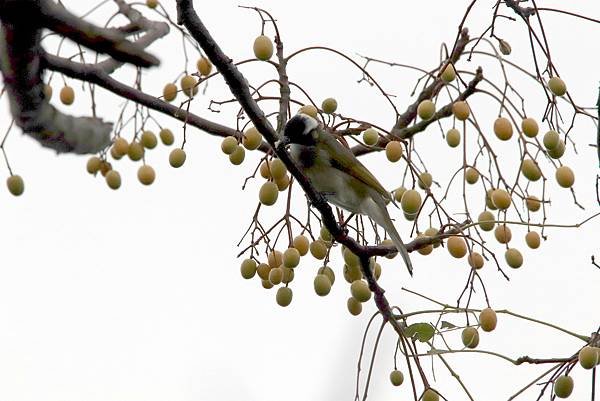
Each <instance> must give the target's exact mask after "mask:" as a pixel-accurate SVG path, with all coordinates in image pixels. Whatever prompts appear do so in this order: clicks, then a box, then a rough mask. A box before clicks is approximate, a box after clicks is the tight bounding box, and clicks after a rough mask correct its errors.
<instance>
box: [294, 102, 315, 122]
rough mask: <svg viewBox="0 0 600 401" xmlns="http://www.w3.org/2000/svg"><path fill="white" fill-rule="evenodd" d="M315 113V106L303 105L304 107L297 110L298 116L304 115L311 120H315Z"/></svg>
mask: <svg viewBox="0 0 600 401" xmlns="http://www.w3.org/2000/svg"><path fill="white" fill-rule="evenodd" d="M317 113H318V110H317V108H316V107H315V106H313V105H312V104H305V105H304V106H302V107H300V109H299V110H298V114H306V115H307V116H311V117H312V118H315V119H316V118H317Z"/></svg>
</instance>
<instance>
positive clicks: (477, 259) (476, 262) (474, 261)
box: [467, 251, 485, 269]
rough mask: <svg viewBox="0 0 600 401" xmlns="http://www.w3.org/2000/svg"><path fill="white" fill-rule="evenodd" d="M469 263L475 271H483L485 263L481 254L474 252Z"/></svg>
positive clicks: (468, 258) (470, 255)
mask: <svg viewBox="0 0 600 401" xmlns="http://www.w3.org/2000/svg"><path fill="white" fill-rule="evenodd" d="M467 262H469V266H471V267H472V268H473V269H481V268H482V267H483V264H484V262H485V261H484V259H483V256H481V254H480V253H478V252H475V251H473V252H471V253H470V254H469V256H468V257H467Z"/></svg>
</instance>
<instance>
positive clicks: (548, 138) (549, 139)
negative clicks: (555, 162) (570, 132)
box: [543, 131, 560, 150]
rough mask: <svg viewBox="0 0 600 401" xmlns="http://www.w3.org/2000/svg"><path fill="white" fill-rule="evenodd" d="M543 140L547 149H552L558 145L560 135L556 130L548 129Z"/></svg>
mask: <svg viewBox="0 0 600 401" xmlns="http://www.w3.org/2000/svg"><path fill="white" fill-rule="evenodd" d="M543 142H544V146H545V147H546V149H548V150H552V149H554V148H556V147H557V146H558V143H559V142H560V135H559V134H558V132H556V131H548V132H546V133H545V134H544V139H543Z"/></svg>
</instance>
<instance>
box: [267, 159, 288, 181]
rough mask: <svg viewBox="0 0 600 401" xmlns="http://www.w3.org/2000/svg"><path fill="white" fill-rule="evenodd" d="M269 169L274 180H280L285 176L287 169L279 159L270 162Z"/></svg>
mask: <svg viewBox="0 0 600 401" xmlns="http://www.w3.org/2000/svg"><path fill="white" fill-rule="evenodd" d="M269 168H270V169H271V176H272V177H273V179H274V180H279V179H282V178H283V177H284V176H285V175H286V174H287V167H285V164H283V162H282V161H281V160H279V159H273V160H271V163H270V164H269Z"/></svg>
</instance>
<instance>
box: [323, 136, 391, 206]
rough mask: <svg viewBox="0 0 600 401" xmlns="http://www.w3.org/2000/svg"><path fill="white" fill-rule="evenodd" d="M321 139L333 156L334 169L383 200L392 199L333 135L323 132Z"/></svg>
mask: <svg viewBox="0 0 600 401" xmlns="http://www.w3.org/2000/svg"><path fill="white" fill-rule="evenodd" d="M320 137H321V138H320V139H321V143H322V145H323V146H324V147H325V148H326V150H327V151H328V153H329V154H330V155H331V158H332V161H331V164H332V166H333V167H335V168H337V169H338V170H341V171H343V172H344V173H346V174H348V175H351V176H352V177H354V178H356V179H357V180H359V181H362V182H363V183H365V184H366V185H367V186H369V187H370V188H373V189H375V190H376V191H377V192H378V193H379V194H381V196H382V197H383V199H385V200H390V199H391V195H390V193H389V192H388V191H386V189H385V188H384V187H383V185H381V183H380V182H379V181H377V178H375V176H374V175H373V174H371V172H370V171H369V170H368V169H367V168H366V167H365V166H364V165H363V164H362V163H361V162H360V161H359V160H358V159H357V158H356V156H354V154H353V153H352V152H351V151H350V149H348V148H347V147H345V146H344V145H342V144H341V143H339V142H338V141H337V140H336V139H335V138H334V137H333V135H331V134H329V133H327V132H324V131H321V132H320Z"/></svg>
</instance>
